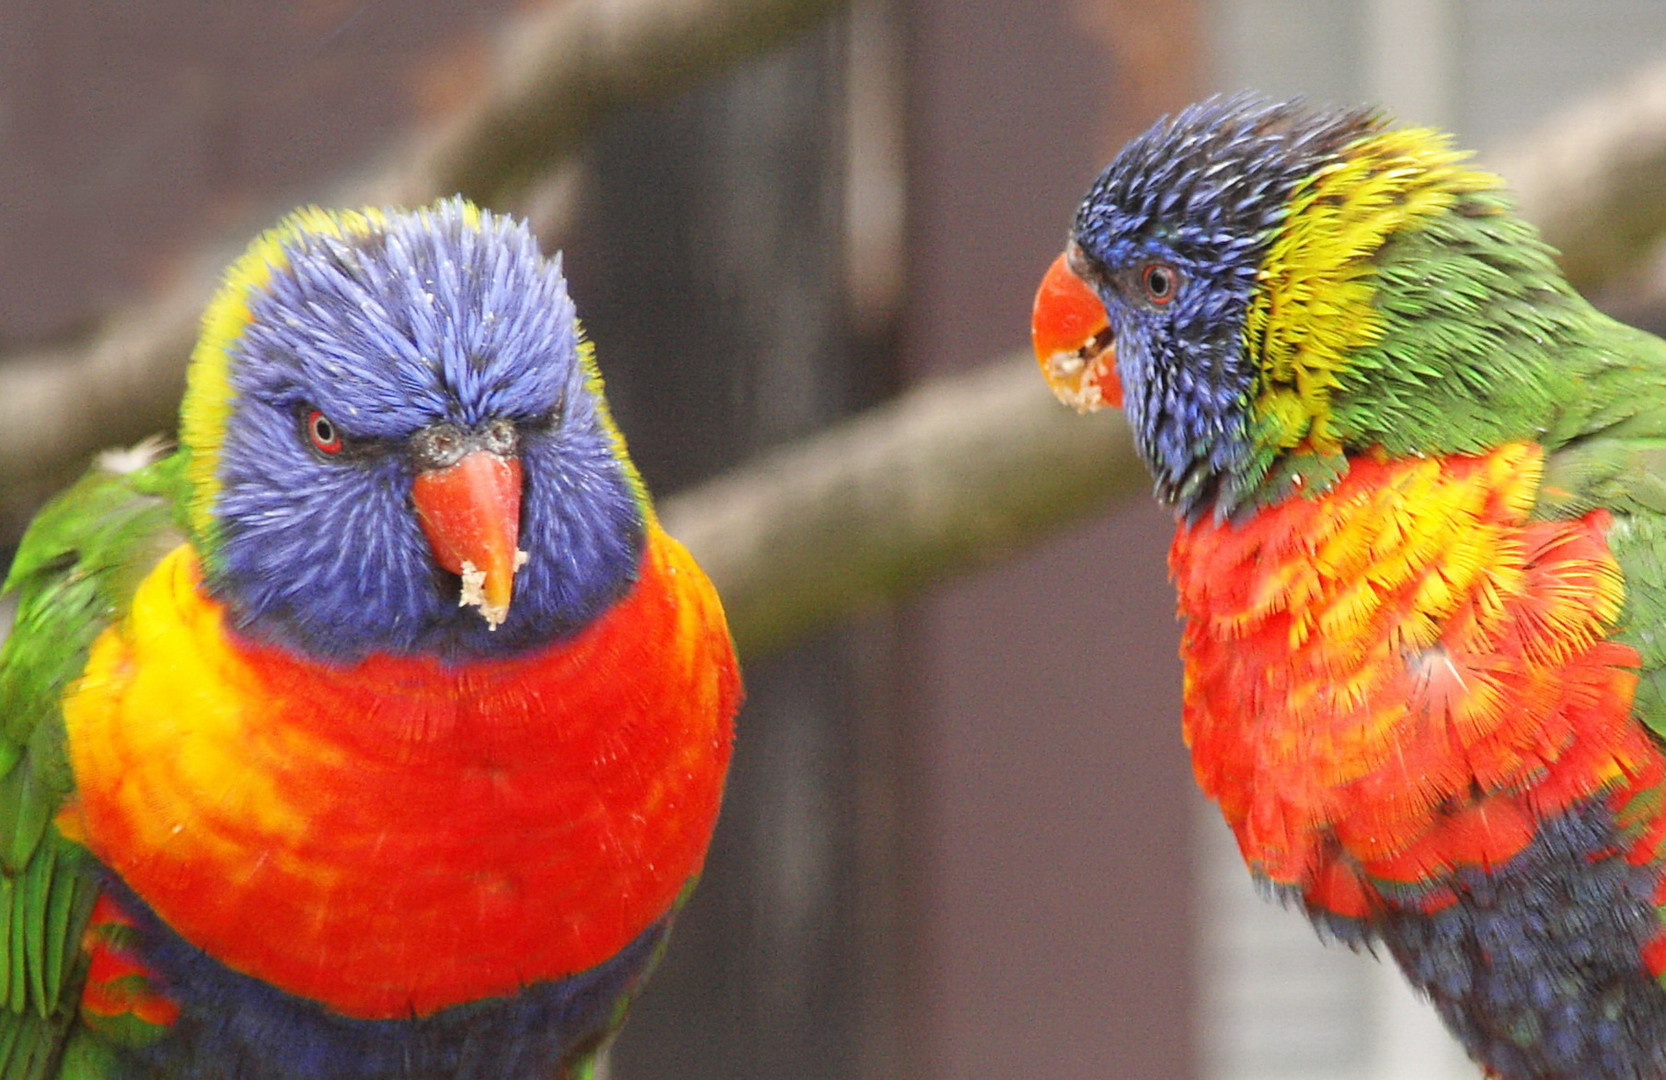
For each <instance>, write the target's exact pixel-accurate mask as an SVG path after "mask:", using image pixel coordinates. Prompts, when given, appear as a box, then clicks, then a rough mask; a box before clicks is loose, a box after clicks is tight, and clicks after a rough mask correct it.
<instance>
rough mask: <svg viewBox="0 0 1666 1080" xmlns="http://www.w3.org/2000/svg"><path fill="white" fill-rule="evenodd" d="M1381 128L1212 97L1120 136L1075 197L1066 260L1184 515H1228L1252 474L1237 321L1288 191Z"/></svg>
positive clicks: (1251, 391)
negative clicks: (1123, 142)
mask: <svg viewBox="0 0 1666 1080" xmlns="http://www.w3.org/2000/svg"><path fill="white" fill-rule="evenodd" d="M1378 124H1379V121H1378V119H1377V118H1376V116H1375V115H1374V114H1372V113H1369V112H1363V111H1335V112H1320V111H1315V110H1312V109H1310V108H1308V107H1306V106H1303V105H1301V104H1300V103H1293V102H1292V103H1272V102H1269V101H1266V100H1264V99H1261V98H1259V97H1255V96H1253V95H1236V96H1231V97H1216V98H1211V99H1210V100H1208V101H1205V102H1202V103H1201V104H1197V105H1193V106H1191V107H1189V108H1187V109H1185V110H1183V111H1181V112H1180V113H1178V114H1176V115H1175V116H1173V117H1169V118H1165V119H1163V120H1160V121H1158V122H1157V123H1156V124H1155V125H1154V126H1153V127H1152V128H1151V129H1150V130H1148V131H1146V132H1145V133H1144V134H1142V135H1140V136H1139V137H1138V138H1136V139H1134V140H1133V141H1132V142H1130V143H1129V144H1128V145H1127V146H1126V147H1125V148H1124V149H1123V150H1122V152H1121V153H1120V154H1119V155H1117V158H1116V160H1115V161H1113V162H1112V163H1111V165H1110V166H1109V167H1108V168H1106V169H1105V171H1104V172H1103V173H1102V174H1100V176H1099V178H1098V180H1097V181H1096V182H1095V183H1094V185H1093V186H1092V188H1091V189H1090V190H1089V192H1088V194H1087V197H1086V199H1085V200H1084V201H1083V202H1082V204H1081V208H1080V210H1079V211H1078V213H1077V215H1076V221H1075V226H1074V228H1073V230H1072V234H1071V243H1070V246H1069V250H1068V254H1067V260H1068V265H1069V268H1070V270H1072V271H1074V272H1075V274H1076V276H1078V277H1079V278H1081V279H1082V280H1083V281H1085V282H1086V283H1087V284H1088V285H1089V286H1090V287H1091V288H1092V290H1093V291H1094V292H1095V293H1096V294H1097V296H1098V298H1099V300H1100V301H1101V302H1102V303H1103V305H1104V309H1105V315H1106V316H1107V317H1108V320H1109V323H1110V327H1109V330H1110V333H1111V335H1112V336H1113V337H1114V341H1115V360H1116V374H1117V375H1118V376H1119V377H1120V381H1121V393H1122V398H1123V405H1124V408H1125V409H1126V410H1127V413H1128V419H1129V422H1130V424H1131V425H1132V427H1133V429H1134V433H1135V439H1136V443H1137V445H1138V448H1139V451H1140V454H1141V455H1142V457H1143V458H1144V459H1145V462H1146V464H1147V465H1148V466H1149V468H1150V469H1151V472H1152V475H1153V477H1154V478H1155V480H1156V489H1157V495H1158V497H1159V498H1161V499H1162V500H1164V501H1165V502H1168V503H1171V504H1173V505H1175V506H1176V508H1177V509H1179V510H1180V511H1181V512H1183V513H1187V514H1193V513H1196V512H1197V511H1198V510H1199V509H1201V508H1203V507H1205V506H1213V507H1215V508H1216V509H1217V510H1222V511H1229V510H1230V509H1231V508H1232V505H1233V504H1234V503H1235V502H1236V500H1237V499H1238V498H1240V497H1241V495H1242V491H1241V490H1240V487H1239V486H1240V485H1242V484H1244V483H1246V482H1248V481H1246V477H1250V476H1251V474H1253V472H1254V467H1253V466H1252V458H1253V457H1254V456H1255V455H1256V454H1257V447H1256V446H1255V437H1254V433H1253V432H1252V431H1251V430H1250V425H1251V422H1252V416H1251V412H1252V405H1253V402H1254V395H1255V393H1256V389H1257V387H1256V383H1257V378H1258V375H1259V370H1260V356H1259V352H1258V350H1257V349H1256V348H1255V347H1254V343H1253V342H1248V341H1246V333H1245V325H1246V315H1247V313H1248V311H1249V309H1250V305H1251V302H1252V300H1253V299H1254V297H1255V295H1256V290H1257V288H1258V286H1259V284H1260V271H1261V268H1262V263H1263V259H1264V257H1265V255H1266V253H1267V251H1268V248H1269V246H1270V245H1271V243H1272V242H1273V239H1274V237H1275V235H1276V234H1277V232H1278V230H1279V228H1280V226H1281V224H1282V223H1283V221H1284V219H1285V216H1286V213H1287V211H1288V207H1289V201H1290V197H1291V194H1292V192H1293V191H1294V190H1295V189H1296V187H1297V185H1298V184H1299V183H1300V182H1301V181H1303V180H1304V179H1305V178H1308V177H1310V176H1311V175H1313V174H1314V173H1315V172H1316V171H1318V170H1319V169H1320V168H1321V167H1322V166H1323V165H1324V164H1325V163H1326V162H1327V161H1329V160H1331V159H1333V158H1334V157H1335V155H1336V154H1337V153H1338V151H1339V150H1341V148H1342V147H1344V146H1345V145H1347V144H1348V143H1349V142H1351V141H1352V140H1354V139H1357V138H1358V137H1360V136H1361V135H1362V134H1364V133H1367V132H1369V131H1371V130H1374V128H1375V127H1376V126H1377V125H1378ZM1049 377H1050V380H1051V379H1052V378H1053V377H1052V376H1051V375H1050V376H1049ZM1055 388H1056V389H1057V388H1058V387H1057V385H1056V386H1055ZM1061 392H1062V391H1061ZM1263 468H1264V465H1263Z"/></svg>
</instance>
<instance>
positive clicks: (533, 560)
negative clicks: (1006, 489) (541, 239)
mask: <svg viewBox="0 0 1666 1080" xmlns="http://www.w3.org/2000/svg"><path fill="white" fill-rule="evenodd" d="M152 457H153V458H154V459H153V460H149V461H145V460H138V461H135V460H132V459H131V458H129V459H128V460H120V459H107V460H106V462H105V463H104V464H103V465H101V466H100V467H96V468H94V469H93V470H92V471H91V472H90V473H89V474H88V475H87V476H86V477H85V478H84V479H82V480H81V481H80V482H79V483H78V484H76V485H75V486H74V487H73V488H71V489H69V490H68V491H67V492H65V493H64V494H63V495H61V496H60V497H59V498H58V499H57V500H56V501H54V502H53V503H51V504H50V505H48V506H47V507H46V509H44V510H43V511H42V512H41V514H40V516H39V517H38V518H37V519H36V520H35V522H34V523H33V525H32V526H31V527H30V529H29V531H28V532H27V534H26V535H25V536H24V538H23V541H22V544H21V546H20V547H19V549H18V553H17V557H16V561H15V562H14V563H13V565H12V568H11V573H10V576H9V577H8V578H7V582H6V585H7V588H9V589H11V590H14V591H15V592H16V593H17V600H18V607H17V614H16V622H15V625H14V626H13V628H12V631H11V634H10V636H9V637H8V638H7V639H6V641H5V644H4V647H3V650H0V1078H4V1080H35V1078H61V1080H71V1078H75V1080H99V1078H103V1080H115V1078H184V1077H191V1078H197V1077H200V1078H203V1080H210V1078H212V1080H235V1078H243V1077H248V1078H263V1080H264V1078H297V1080H299V1078H314V1080H321V1078H335V1080H358V1078H371V1077H387V1078H390V1080H391V1078H396V1077H397V1078H413V1080H414V1078H439V1077H471V1078H473V1077H478V1078H490V1080H515V1078H528V1080H530V1078H533V1077H537V1078H576V1077H586V1076H589V1075H590V1073H591V1071H592V1069H593V1067H594V1059H595V1056H596V1054H597V1052H598V1050H599V1048H601V1047H602V1046H604V1045H605V1044H606V1042H607V1040H608V1039H609V1038H610V1037H611V1035H612V1033H613V1032H614V1030H615V1029H616V1028H617V1026H618V1025H619V1023H620V1022H621V1021H622V1019H623V1016H624V1011H625V1008H626V1006H627V1004H628V1002H629V1000H630V998H631V996H632V994H633V993H634V992H635V991H636V989H637V987H638V985H639V983H640V982H641V980H642V978H643V977H644V975H645V974H646V972H647V970H648V968H649V967H650V966H651V965H652V963H653V961H654V958H655V957H656V955H657V954H658V952H659V950H660V948H661V946H662V944H663V942H664V939H665V935H666V932H667V929H668V927H669V923H670V920H671V918H672V915H673V913H674V912H675V910H676V908H677V907H678V906H679V905H680V903H681V902H682V899H683V898H684V897H685V896H686V894H687V891H688V889H689V888H690V887H691V885H692V883H693V881H694V878H695V876H696V875H697V874H698V872H699V869H700V866H701V863H702V860H703V858H704V855H705V851H706V845H707V841H708V839H709V838H710V834H711V830H712V826H713V823H714V820H715V817H716V814H717V810H718V804H719V800H720V797H721V792H722V786H723V778H724V773H725V770H726V767H727V763H728V757H729V745H730V738H731V722H732V716H733V713H734V710H735V708H736V706H737V704H738V695H739V682H738V677H737V674H736V669H735V664H734V657H733V652H732V648H731V645H730V641H729V636H728V632H727V630H726V628H725V624H724V621H723V615H722V611H721V608H720V607H719V604H718V601H717V598H716V596H715V594H714V593H713V591H712V588H711V586H710V584H709V582H708V581H707V580H706V578H705V577H704V575H702V574H701V572H700V570H699V568H698V567H696V566H695V565H694V563H693V561H692V560H691V559H690V558H689V556H688V554H687V552H686V551H684V550H683V548H682V547H681V546H680V545H678V544H677V543H676V541H674V540H672V539H670V538H669V537H668V536H667V535H666V534H665V533H664V532H663V531H661V529H660V527H659V525H658V524H657V523H656V520H655V518H654V513H653V510H652V509H651V507H650V505H649V501H648V496H647V494H646V492H645V490H644V488H643V486H642V482H641V480H640V479H639V477H638V475H637V473H636V470H635V469H634V467H633V466H632V465H631V462H630V460H629V458H628V457H627V456H626V453H625V445H624V442H623V440H622V439H621V438H620V435H619V432H618V430H617V429H616V428H615V427H614V425H613V422H612V421H611V419H609V417H608V413H607V408H606V405H605V404H604V402H603V400H602V385H601V379H600V377H599V375H598V374H597V371H596V367H595V364H594V362H593V360H592V358H591V355H590V347H589V345H588V344H587V343H586V342H584V341H583V340H582V339H581V337H580V334H579V328H578V324H577V322H576V321H575V317H574V310H573V305H572V302H571V301H570V300H569V298H568V295H567V289H566V284H565V282H564V279H563V278H562V275H561V269H560V263H559V260H551V259H546V258H545V257H544V256H543V255H542V254H541V253H540V252H539V250H538V246H537V243H536V241H535V240H534V238H533V237H532V235H531V234H530V233H529V232H528V230H527V229H526V228H525V227H524V226H523V225H521V224H519V223H516V222H514V221H512V220H508V219H505V218H503V217H500V216H494V215H492V214H490V213H487V212H484V211H480V210H477V209H476V208H475V207H473V206H471V205H469V204H468V203H466V202H464V201H462V200H460V199H453V200H448V201H444V202H441V203H438V204H436V205H434V206H432V207H430V208H428V209H425V210H420V211H417V212H414V213H408V212H399V211H377V210H365V211H358V212H348V213H331V212H325V211H321V210H316V209H309V210H303V211H300V212H297V213H296V214H294V215H292V216H291V217H289V218H288V219H287V220H285V221H284V222H283V223H282V224H280V225H279V226H278V227H276V228H275V229H273V230H272V231H271V232H268V233H266V234H265V235H263V236H261V237H260V238H259V239H258V240H256V241H255V242H254V244H253V246H251V247H250V249H249V250H248V252H247V253H246V254H245V255H244V256H243V257H242V258H240V259H239V260H238V261H237V262H236V263H234V264H233V265H232V266H231V268H230V270H229V271H228V272H227V274H226V278H225V283H224V286H223V287H222V288H221V290H220V292H219V294H218V295H217V296H216V298H215V299H214V301H213V302H212V304H211V305H210V307H209V308H208V311H207V314H206V315H205V317H204V320H203V327H202V337H201V339H200V341H199V343H198V345H197V347H196V350H195V352H194V354H193V356H192V359H191V363H190V368H189V374H188V388H187V391H186V395H185V400H184V404H183V408H182V410H181V418H180V446H179V449H178V450H177V451H176V452H174V453H173V454H171V455H168V456H166V457H156V456H155V455H152Z"/></svg>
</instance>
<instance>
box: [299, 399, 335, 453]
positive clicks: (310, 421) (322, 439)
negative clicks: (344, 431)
mask: <svg viewBox="0 0 1666 1080" xmlns="http://www.w3.org/2000/svg"><path fill="white" fill-rule="evenodd" d="M306 429H307V438H309V439H311V440H312V445H313V448H314V449H316V450H317V451H318V452H319V453H321V454H339V453H341V432H339V431H337V430H336V426H335V425H334V424H332V423H330V418H329V417H328V416H325V415H324V414H323V413H321V412H319V411H318V410H317V409H314V410H312V411H311V412H309V413H307V421H306Z"/></svg>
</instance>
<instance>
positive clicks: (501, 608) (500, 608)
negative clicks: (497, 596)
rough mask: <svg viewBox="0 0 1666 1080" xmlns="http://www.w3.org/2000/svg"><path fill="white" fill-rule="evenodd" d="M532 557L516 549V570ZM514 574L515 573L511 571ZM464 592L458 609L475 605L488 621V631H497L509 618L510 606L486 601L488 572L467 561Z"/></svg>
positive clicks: (481, 615)
mask: <svg viewBox="0 0 1666 1080" xmlns="http://www.w3.org/2000/svg"><path fill="white" fill-rule="evenodd" d="M529 557H530V556H528V555H527V553H526V552H524V551H521V550H520V549H518V548H517V549H516V551H515V566H514V569H515V570H519V569H520V568H521V567H523V566H525V565H526V560H527V559H528V558H529ZM511 572H513V571H511ZM461 576H462V578H463V592H462V595H460V596H459V597H458V598H457V606H458V607H468V606H469V605H470V604H473V605H474V606H475V607H477V608H479V609H480V617H481V618H483V619H485V620H486V629H488V630H496V629H497V628H498V627H499V626H500V625H502V623H503V620H505V619H507V618H508V617H509V605H508V604H493V603H491V602H490V601H488V600H487V599H486V571H484V570H482V569H480V568H479V567H478V566H475V565H474V564H473V563H472V562H469V561H468V560H467V559H464V560H463V573H462V575H461Z"/></svg>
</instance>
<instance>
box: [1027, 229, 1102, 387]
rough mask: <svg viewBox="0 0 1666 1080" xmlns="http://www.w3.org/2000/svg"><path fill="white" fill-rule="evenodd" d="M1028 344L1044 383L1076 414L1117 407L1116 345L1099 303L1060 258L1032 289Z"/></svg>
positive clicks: (1064, 259)
mask: <svg viewBox="0 0 1666 1080" xmlns="http://www.w3.org/2000/svg"><path fill="white" fill-rule="evenodd" d="M1030 343H1031V344H1032V345H1034V346H1035V358H1036V360H1037V362H1039V363H1040V364H1041V374H1042V375H1043V376H1045V377H1046V379H1047V385H1048V386H1050V387H1052V389H1053V393H1054V394H1055V395H1057V397H1058V399H1059V400H1060V401H1062V402H1064V403H1065V404H1066V405H1073V406H1075V408H1076V411H1077V412H1093V411H1094V410H1096V409H1102V408H1104V407H1105V406H1107V405H1109V406H1111V407H1112V408H1117V409H1120V408H1121V407H1122V382H1121V380H1119V379H1118V378H1117V375H1116V342H1115V341H1113V340H1112V338H1111V323H1110V319H1108V318H1107V317H1106V315H1105V305H1104V304H1102V303H1100V301H1099V297H1098V296H1097V295H1096V294H1095V293H1094V291H1093V290H1092V289H1091V288H1089V287H1088V284H1087V282H1085V281H1083V280H1082V279H1081V278H1079V277H1077V276H1076V273H1075V271H1073V270H1071V269H1070V263H1069V261H1068V259H1067V256H1066V255H1060V256H1059V257H1058V258H1057V259H1054V260H1053V265H1052V266H1049V267H1048V268H1047V273H1046V275H1045V276H1044V277H1043V278H1042V279H1041V288H1039V289H1037V290H1036V294H1035V307H1034V309H1033V310H1032V311H1031V313H1030Z"/></svg>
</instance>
